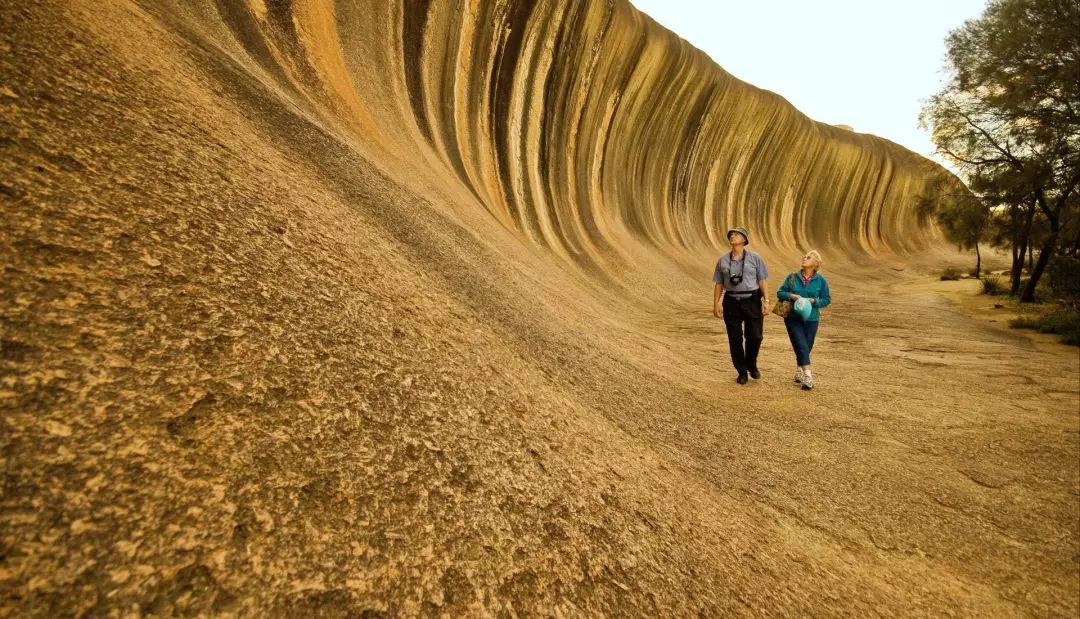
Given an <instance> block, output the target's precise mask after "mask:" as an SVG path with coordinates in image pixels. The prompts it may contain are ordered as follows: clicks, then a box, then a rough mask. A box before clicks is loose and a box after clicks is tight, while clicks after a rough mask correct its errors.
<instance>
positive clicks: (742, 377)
mask: <svg viewBox="0 0 1080 619" xmlns="http://www.w3.org/2000/svg"><path fill="white" fill-rule="evenodd" d="M748 380H749V379H748V378H747V377H746V374H739V377H738V378H736V379H735V382H737V383H739V384H740V385H745V384H746V381H748Z"/></svg>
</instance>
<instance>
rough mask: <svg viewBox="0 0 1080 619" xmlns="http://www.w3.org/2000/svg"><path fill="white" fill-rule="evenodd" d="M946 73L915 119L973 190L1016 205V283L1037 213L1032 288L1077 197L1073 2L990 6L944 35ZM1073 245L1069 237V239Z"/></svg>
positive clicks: (1076, 20)
mask: <svg viewBox="0 0 1080 619" xmlns="http://www.w3.org/2000/svg"><path fill="white" fill-rule="evenodd" d="M946 44H947V47H948V66H949V68H950V69H951V77H950V80H949V82H948V83H947V84H946V86H945V87H944V89H943V90H942V91H941V92H939V93H938V94H937V95H934V96H933V97H932V98H931V99H930V100H929V101H928V102H927V104H926V106H925V107H924V109H923V113H922V115H921V116H920V122H921V123H922V124H923V126H929V127H931V129H932V138H933V140H934V143H935V144H936V146H937V149H938V152H939V153H941V154H942V155H943V156H945V157H947V158H948V159H950V160H951V161H952V162H953V163H954V164H955V165H956V166H957V168H958V169H959V170H960V172H961V174H962V175H963V176H964V177H965V180H966V181H967V182H968V185H969V186H970V187H971V188H972V191H974V192H975V193H976V194H978V195H980V196H981V197H983V199H984V200H985V201H987V202H988V203H990V204H996V205H1004V207H1005V208H1008V209H1014V210H1015V214H1016V215H1017V216H1016V217H1014V218H1012V220H1014V221H1015V222H1016V225H1017V226H1020V228H1019V230H1018V232H1017V234H1016V235H1014V237H1015V241H1016V243H1018V245H1017V244H1014V245H1013V248H1014V252H1013V255H1014V263H1013V270H1014V274H1015V275H1014V281H1019V276H1018V271H1017V264H1018V263H1017V261H1016V259H1015V258H1016V257H1017V255H1018V253H1019V260H1020V264H1022V261H1023V253H1022V252H1017V251H1016V250H1017V249H1020V248H1021V247H1023V246H1025V245H1026V244H1027V242H1028V239H1029V235H1028V233H1027V232H1024V231H1023V230H1024V229H1026V230H1028V231H1030V229H1031V223H1032V221H1033V219H1034V218H1035V217H1040V218H1042V219H1045V221H1046V223H1047V225H1048V227H1049V234H1048V235H1047V237H1046V239H1045V240H1044V242H1043V243H1042V246H1041V248H1040V251H1039V257H1038V260H1037V261H1036V263H1035V265H1034V268H1033V269H1032V271H1031V277H1030V278H1029V280H1028V283H1027V286H1026V287H1025V288H1024V291H1023V293H1022V295H1021V300H1022V301H1033V300H1034V296H1035V287H1036V285H1037V284H1038V281H1039V278H1040V277H1041V276H1042V274H1043V271H1044V270H1045V268H1046V265H1047V263H1048V262H1049V260H1050V258H1051V256H1052V255H1053V254H1054V252H1055V251H1056V250H1057V249H1058V247H1059V240H1060V237H1061V231H1062V229H1063V227H1067V226H1068V224H1069V223H1070V221H1069V220H1070V218H1071V217H1074V216H1075V215H1076V211H1077V210H1078V209H1076V208H1075V207H1073V206H1072V205H1073V204H1075V202H1076V197H1075V196H1076V193H1077V192H1078V191H1080V189H1078V185H1080V3H1078V2H1077V1H1076V0H991V2H990V3H989V5H988V6H987V8H986V11H985V12H984V13H983V15H982V16H980V17H979V18H978V19H974V20H970V21H968V22H967V23H965V24H964V25H963V26H961V27H960V28H958V29H957V30H954V31H953V32H952V33H950V34H949V37H948V39H947V41H946ZM1070 240H1071V239H1070Z"/></svg>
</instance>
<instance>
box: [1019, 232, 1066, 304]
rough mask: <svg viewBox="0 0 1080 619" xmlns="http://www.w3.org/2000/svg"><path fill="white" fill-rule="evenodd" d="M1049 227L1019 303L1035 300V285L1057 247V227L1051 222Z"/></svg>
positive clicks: (1037, 283)
mask: <svg viewBox="0 0 1080 619" xmlns="http://www.w3.org/2000/svg"><path fill="white" fill-rule="evenodd" d="M1050 228H1051V229H1050V236H1049V237H1048V238H1047V239H1046V243H1044V244H1043V246H1042V250H1040V251H1039V261H1038V262H1036V263H1035V267H1034V268H1032V269H1031V277H1030V278H1028V283H1027V286H1025V287H1024V294H1023V295H1021V297H1020V302H1021V303H1033V302H1034V301H1035V286H1037V285H1039V278H1040V277H1042V274H1043V271H1044V270H1046V265H1047V263H1049V262H1050V256H1052V255H1054V249H1056V248H1057V240H1058V232H1059V231H1058V229H1057V228H1058V227H1057V225H1055V224H1054V223H1053V222H1051V226H1050Z"/></svg>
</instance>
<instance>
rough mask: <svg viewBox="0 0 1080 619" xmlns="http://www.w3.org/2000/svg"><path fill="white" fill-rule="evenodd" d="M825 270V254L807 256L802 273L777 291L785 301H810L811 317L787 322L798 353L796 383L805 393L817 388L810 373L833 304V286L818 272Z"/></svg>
mask: <svg viewBox="0 0 1080 619" xmlns="http://www.w3.org/2000/svg"><path fill="white" fill-rule="evenodd" d="M820 269H821V254H819V253H818V252H817V251H816V250H811V251H808V252H806V255H805V256H803V259H802V269H801V270H800V271H799V272H797V273H792V274H790V275H789V276H788V277H787V278H785V279H784V283H783V285H781V286H780V289H779V290H777V291H776V296H777V298H779V299H780V300H781V301H791V302H793V303H794V302H795V301H797V300H799V299H800V298H806V299H808V300H809V301H810V307H811V310H810V316H808V317H807V318H806V319H805V320H804V319H803V318H802V317H801V316H799V315H798V314H797V313H796V312H791V313H790V314H788V315H787V317H786V318H784V326H786V327H787V332H788V338H789V339H791V347H792V348H794V349H795V362H796V363H797V364H798V368H797V369H796V370H795V382H797V383H802V388H803V389H807V390H809V389H813V388H814V375H813V373H812V372H811V371H810V351H812V350H814V338H815V337H817V331H818V321H820V320H821V311H820V310H822V309H823V308H825V307H827V306H828V305H829V303H831V302H832V298H831V297H830V296H829V282H827V281H825V277H823V276H822V275H821V274H820V273H818V270H820Z"/></svg>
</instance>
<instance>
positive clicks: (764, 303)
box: [761, 297, 772, 314]
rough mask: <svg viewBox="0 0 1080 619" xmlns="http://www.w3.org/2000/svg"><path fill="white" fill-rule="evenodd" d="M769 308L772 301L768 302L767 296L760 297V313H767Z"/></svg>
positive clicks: (770, 308)
mask: <svg viewBox="0 0 1080 619" xmlns="http://www.w3.org/2000/svg"><path fill="white" fill-rule="evenodd" d="M771 310H772V303H769V299H768V298H767V297H766V298H763V299H761V313H762V314H768V313H769V312H770V311H771Z"/></svg>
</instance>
